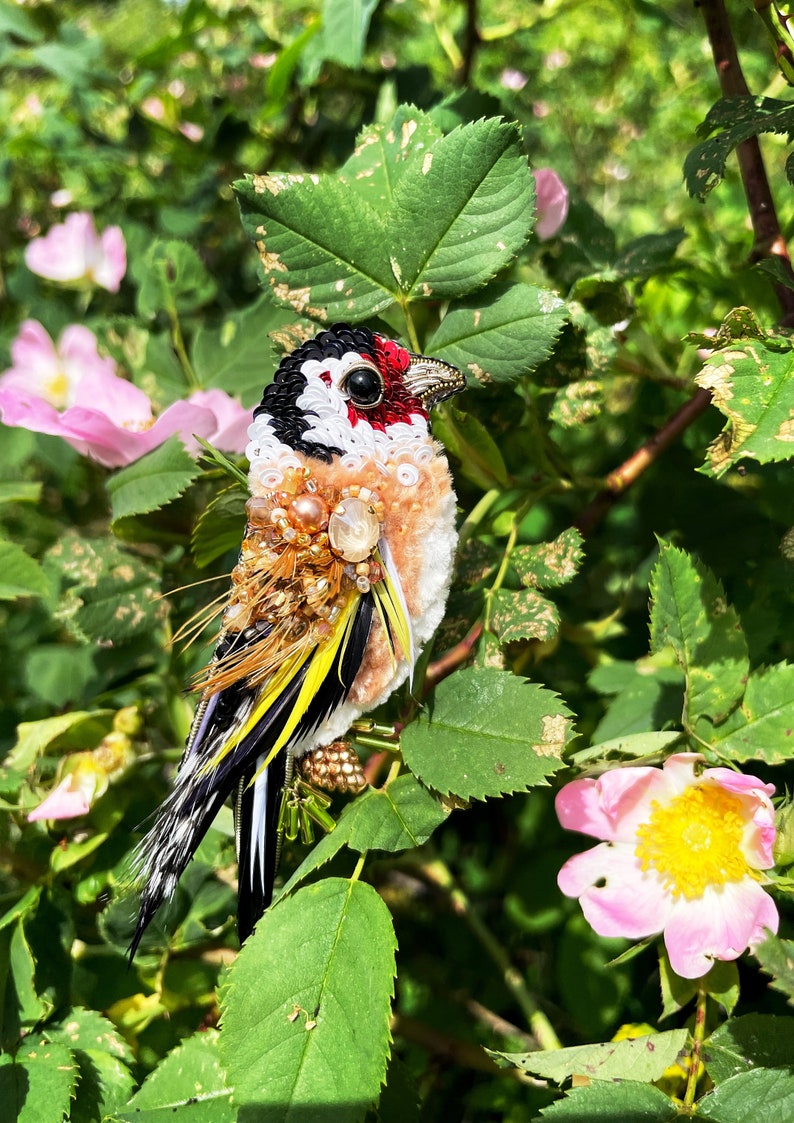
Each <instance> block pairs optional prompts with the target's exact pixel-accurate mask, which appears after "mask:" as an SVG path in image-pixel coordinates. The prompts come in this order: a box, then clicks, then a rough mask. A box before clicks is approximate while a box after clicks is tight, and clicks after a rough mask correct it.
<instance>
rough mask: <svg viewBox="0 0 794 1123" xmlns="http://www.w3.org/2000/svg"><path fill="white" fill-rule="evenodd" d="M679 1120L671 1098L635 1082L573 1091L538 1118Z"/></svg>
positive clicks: (568, 1121)
mask: <svg viewBox="0 0 794 1123" xmlns="http://www.w3.org/2000/svg"><path fill="white" fill-rule="evenodd" d="M677 1118H678V1108H677V1107H676V1105H675V1104H674V1103H673V1101H672V1100H671V1099H670V1097H669V1096H666V1095H665V1094H664V1092H661V1091H660V1090H659V1089H658V1088H654V1087H653V1085H649V1084H641V1083H639V1082H638V1081H636V1080H620V1081H618V1082H616V1083H614V1084H610V1083H606V1082H605V1081H600V1080H597V1081H596V1082H595V1083H593V1084H591V1085H589V1087H585V1088H573V1089H571V1091H570V1092H568V1093H567V1094H566V1096H565V1099H564V1100H557V1101H556V1103H553V1104H551V1105H550V1106H549V1107H545V1108H543V1109H542V1110H541V1112H540V1116H539V1119H543V1121H544V1123H545V1121H546V1120H549V1119H550V1120H552V1121H553V1123H669V1120H672V1119H677ZM764 1123H766V1120H765V1121H764Z"/></svg>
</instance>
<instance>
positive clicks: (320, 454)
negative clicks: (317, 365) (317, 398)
mask: <svg viewBox="0 0 794 1123" xmlns="http://www.w3.org/2000/svg"><path fill="white" fill-rule="evenodd" d="M349 351H357V352H358V353H359V354H361V355H366V356H367V357H368V358H370V359H372V360H373V361H374V360H375V359H376V357H377V352H376V347H375V340H374V337H373V335H372V332H371V331H370V330H369V328H353V327H350V325H349V324H333V325H332V326H331V327H330V328H328V329H327V330H325V331H321V332H320V333H319V335H316V336H315V337H314V339H307V341H306V342H305V343H301V345H300V346H299V347H296V348H295V350H294V351H291V352H290V353H289V355H285V356H284V358H283V359H282V360H281V362H280V363H279V365H278V370H277V371H276V373H275V375H274V376H273V381H272V382H271V383H270V385H269V386H266V387H265V392H264V394H263V395H262V401H261V403H260V405H258V406H257V407H256V409H255V410H254V417H258V416H259V415H260V414H261V413H267V414H269V415H270V417H271V418H272V420H271V422H270V427H271V429H272V430H273V432H274V433H275V434H276V436H277V437H278V439H279V440H280V441H281V442H282V443H283V444H285V445H288V446H289V447H290V448H293V449H295V451H296V452H301V453H303V454H304V456H312V457H314V458H315V459H316V460H324V461H325V462H326V464H328V463H330V462H331V459H332V457H333V456H341V455H342V449H339V448H329V447H328V446H326V445H319V444H315V443H314V442H313V441H306V440H304V439H303V436H304V434H305V432H306V430H307V429H310V428H311V426H312V424H313V423H314V422H315V421H316V420H317V415H316V414H314V413H310V412H309V411H306V410H303V409H301V408H300V407H299V406H298V404H297V403H298V398H299V397H300V396H301V394H302V393H303V391H304V390H305V389H306V377H305V375H303V374H302V373H301V368H302V367H303V364H304V363H305V362H307V361H308V360H309V359H317V360H319V361H322V360H323V359H341V358H342V356H343V355H346V354H347V353H348V352H349Z"/></svg>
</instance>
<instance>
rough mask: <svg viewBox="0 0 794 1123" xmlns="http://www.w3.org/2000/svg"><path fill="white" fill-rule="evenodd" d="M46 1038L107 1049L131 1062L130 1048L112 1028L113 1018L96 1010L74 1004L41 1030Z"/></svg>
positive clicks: (73, 1044)
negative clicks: (55, 1021) (57, 1019)
mask: <svg viewBox="0 0 794 1123" xmlns="http://www.w3.org/2000/svg"><path fill="white" fill-rule="evenodd" d="M44 1036H45V1037H46V1038H47V1040H48V1041H52V1042H57V1043H59V1044H61V1045H66V1046H68V1047H69V1048H70V1049H86V1050H91V1051H94V1052H99V1053H108V1054H109V1055H110V1056H111V1057H115V1058H116V1059H117V1060H119V1061H123V1062H124V1064H128V1065H129V1064H132V1063H133V1061H134V1059H135V1058H134V1055H133V1052H132V1049H131V1048H130V1046H129V1045H128V1043H127V1042H126V1041H125V1039H124V1038H123V1037H122V1036H121V1034H120V1033H119V1031H118V1030H117V1029H116V1027H115V1025H114V1024H113V1022H111V1021H110V1020H109V1019H108V1018H105V1017H103V1015H102V1014H100V1013H99V1012H98V1011H96V1010H85V1009H83V1008H82V1007H81V1006H75V1007H74V1008H73V1009H71V1010H69V1012H68V1013H67V1014H65V1015H64V1016H63V1017H61V1018H60V1019H59V1021H58V1022H57V1023H56V1024H54V1025H48V1026H47V1027H46V1029H45V1030H44Z"/></svg>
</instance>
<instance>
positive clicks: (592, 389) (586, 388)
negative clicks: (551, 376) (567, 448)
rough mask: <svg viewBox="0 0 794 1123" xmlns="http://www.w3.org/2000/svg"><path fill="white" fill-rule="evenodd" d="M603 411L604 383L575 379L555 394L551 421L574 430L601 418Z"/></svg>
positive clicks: (550, 414) (589, 356)
mask: <svg viewBox="0 0 794 1123" xmlns="http://www.w3.org/2000/svg"><path fill="white" fill-rule="evenodd" d="M588 342H592V340H589V341H588ZM591 357H592V352H590V353H589V354H588V358H591ZM603 409H604V384H603V382H602V381H600V380H599V379H595V378H580V379H575V380H574V381H573V382H569V383H568V384H567V386H562V387H560V389H559V390H557V392H556V393H555V395H554V401H553V403H552V406H551V409H550V410H549V420H550V421H553V422H554V424H555V425H559V426H561V428H563V429H574V428H576V427H577V426H579V425H586V424H587V422H588V421H593V420H594V419H595V418H596V417H600V415H601V413H602V411H603Z"/></svg>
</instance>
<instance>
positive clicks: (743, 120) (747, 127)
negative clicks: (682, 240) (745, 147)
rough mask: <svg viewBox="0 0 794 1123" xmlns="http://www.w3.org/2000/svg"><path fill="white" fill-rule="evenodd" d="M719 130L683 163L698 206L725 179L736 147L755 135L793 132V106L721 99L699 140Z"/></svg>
mask: <svg viewBox="0 0 794 1123" xmlns="http://www.w3.org/2000/svg"><path fill="white" fill-rule="evenodd" d="M715 129H722V130H723V131H722V132H720V133H719V134H718V135H717V136H715V137H712V138H711V139H710V140H706V141H704V142H703V143H702V144H698V145H696V146H695V147H694V148H693V149H692V151H691V152H690V153H689V154H688V156H687V158H686V160H685V161H684V182H685V184H686V189H687V191H688V192H689V194H690V195H692V196H693V198H695V199H700V200H701V202H702V201H703V199H705V197H706V195H708V193H709V191H711V190H712V189H713V188H714V187H716V186H717V184H718V183H719V182H720V180H721V179H722V178H723V176H724V175H725V164H726V161H727V159H728V156H729V155H730V154H731V152H732V151H733V149H734V148H735V147H736V146H737V144H741V143H742V141H745V140H749V138H750V137H752V136H757V135H758V134H759V133H788V134H791V133H792V132H794V106H792V104H791V102H788V101H778V100H777V99H776V98H770V97H751V96H750V95H749V94H744V95H739V96H737V97H729V98H722V99H721V100H720V101H718V102H717V103H716V105H713V106H712V108H711V109H710V110H709V112H708V115H707V116H706V120H705V121H704V122H703V124H702V125H700V127H699V128H698V133H699V134H700V135H701V136H708V134H709V133H711V132H714V130H715Z"/></svg>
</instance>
